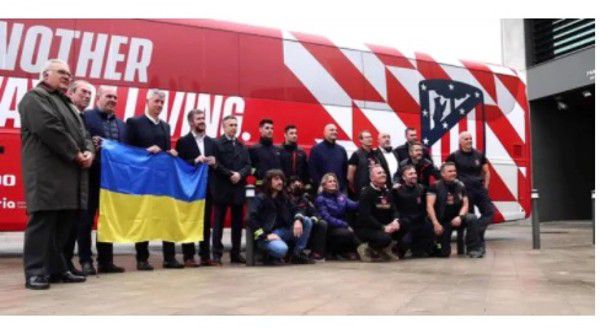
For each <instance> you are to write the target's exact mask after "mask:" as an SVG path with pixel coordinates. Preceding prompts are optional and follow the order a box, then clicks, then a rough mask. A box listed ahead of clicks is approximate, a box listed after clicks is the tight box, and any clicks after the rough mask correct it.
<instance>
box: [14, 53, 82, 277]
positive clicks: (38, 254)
mask: <svg viewBox="0 0 600 328" xmlns="http://www.w3.org/2000/svg"><path fill="white" fill-rule="evenodd" d="M40 80H41V82H40V83H39V84H38V85H37V86H36V87H35V88H33V89H32V90H30V91H28V92H27V93H26V94H25V96H24V97H23V99H22V100H21V102H20V103H19V105H18V108H19V115H20V117H21V141H22V142H21V161H22V168H23V179H24V182H25V196H26V201H27V213H28V214H29V220H28V222H27V228H26V230H25V244H24V249H23V262H24V269H25V280H26V282H25V287H27V288H29V289H47V288H49V287H50V282H58V281H62V282H83V281H85V277H83V276H77V275H74V274H73V273H72V272H71V271H69V268H68V266H67V263H66V260H65V257H64V254H63V252H62V249H63V248H64V246H65V243H66V241H67V239H68V237H69V233H70V231H71V229H72V226H73V223H74V221H75V220H76V219H77V216H78V213H79V211H81V210H82V209H85V208H87V204H86V202H87V192H88V186H87V183H88V179H87V174H88V169H89V167H90V166H91V165H92V162H93V160H94V146H93V144H92V141H91V140H90V139H89V138H88V137H86V136H87V134H86V130H85V127H84V124H83V121H82V120H81V117H80V116H79V113H78V112H77V109H75V107H74V106H73V105H72V103H71V100H70V99H69V98H68V97H67V96H66V95H65V92H66V91H67V89H68V87H69V83H70V82H71V72H70V69H69V65H67V64H66V63H65V62H63V61H61V60H58V59H52V60H50V61H48V63H47V64H46V65H45V66H44V68H43V70H42V72H41V74H40Z"/></svg>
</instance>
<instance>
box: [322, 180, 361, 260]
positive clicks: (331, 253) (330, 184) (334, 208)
mask: <svg viewBox="0 0 600 328" xmlns="http://www.w3.org/2000/svg"><path fill="white" fill-rule="evenodd" d="M338 186H339V184H338V180H337V177H336V175H335V173H332V172H330V173H326V174H325V175H323V178H321V184H320V187H319V190H318V193H319V195H318V197H317V200H316V201H315V205H316V206H317V209H318V210H319V215H320V216H321V218H322V219H323V220H325V221H327V253H328V256H327V258H328V259H335V260H356V259H358V256H357V255H356V247H357V246H358V244H359V243H360V241H359V240H358V238H356V235H355V234H354V230H353V229H352V224H354V219H353V218H354V217H355V214H356V210H357V209H358V203H357V202H355V201H353V200H351V199H350V198H348V197H347V196H346V195H344V194H343V193H341V192H340V191H339V189H338Z"/></svg>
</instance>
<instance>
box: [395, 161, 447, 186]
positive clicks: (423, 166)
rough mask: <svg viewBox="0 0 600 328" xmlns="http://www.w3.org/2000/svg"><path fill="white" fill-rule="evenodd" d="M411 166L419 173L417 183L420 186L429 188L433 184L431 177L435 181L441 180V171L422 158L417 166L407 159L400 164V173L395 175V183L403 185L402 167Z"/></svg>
mask: <svg viewBox="0 0 600 328" xmlns="http://www.w3.org/2000/svg"><path fill="white" fill-rule="evenodd" d="M409 164H411V165H413V166H414V167H415V170H416V171H417V181H418V182H419V184H421V185H423V186H425V187H428V186H429V185H430V184H431V183H430V181H431V177H433V178H434V179H435V180H439V179H440V178H441V176H440V171H439V170H438V169H437V167H435V165H434V164H433V163H432V162H431V161H430V160H428V159H425V158H422V159H421V160H420V161H419V162H418V163H417V165H414V164H413V163H412V161H411V159H410V158H407V159H405V160H403V161H402V162H400V163H399V164H398V172H396V173H395V174H394V182H398V183H402V176H400V172H401V170H402V167H404V166H406V165H409Z"/></svg>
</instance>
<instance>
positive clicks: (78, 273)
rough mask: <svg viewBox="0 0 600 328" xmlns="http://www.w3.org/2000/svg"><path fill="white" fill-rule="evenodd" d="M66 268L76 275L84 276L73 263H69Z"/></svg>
mask: <svg viewBox="0 0 600 328" xmlns="http://www.w3.org/2000/svg"><path fill="white" fill-rule="evenodd" d="M68 270H69V271H70V272H71V273H72V274H74V275H76V276H81V277H85V274H84V273H83V272H81V271H79V270H77V269H76V268H75V266H74V265H73V264H70V265H69V267H68Z"/></svg>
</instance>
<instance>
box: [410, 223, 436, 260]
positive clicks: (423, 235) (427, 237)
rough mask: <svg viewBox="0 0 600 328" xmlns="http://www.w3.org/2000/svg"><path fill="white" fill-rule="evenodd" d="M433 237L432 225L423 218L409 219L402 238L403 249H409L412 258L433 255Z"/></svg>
mask: <svg viewBox="0 0 600 328" xmlns="http://www.w3.org/2000/svg"><path fill="white" fill-rule="evenodd" d="M434 240H435V235H434V233H433V225H432V223H431V221H429V220H428V219H427V218H425V217H419V218H412V219H410V226H409V229H408V233H407V234H406V235H405V236H404V238H402V244H403V246H404V247H405V248H407V249H408V248H410V251H411V253H412V255H413V256H426V255H431V254H432V253H433V248H434Z"/></svg>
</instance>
